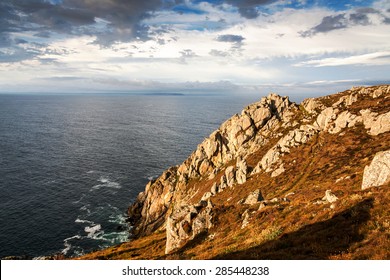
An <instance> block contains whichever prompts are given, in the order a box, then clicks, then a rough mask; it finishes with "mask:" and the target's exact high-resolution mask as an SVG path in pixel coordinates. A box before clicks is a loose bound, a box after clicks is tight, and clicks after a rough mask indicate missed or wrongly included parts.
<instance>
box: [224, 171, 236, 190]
mask: <svg viewBox="0 0 390 280" xmlns="http://www.w3.org/2000/svg"><path fill="white" fill-rule="evenodd" d="M225 176H226V184H227V186H228V187H232V186H233V185H234V183H235V182H236V173H235V171H234V166H229V167H228V168H226V170H225Z"/></svg>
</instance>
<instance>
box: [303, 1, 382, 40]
mask: <svg viewBox="0 0 390 280" xmlns="http://www.w3.org/2000/svg"><path fill="white" fill-rule="evenodd" d="M370 14H377V15H379V17H382V18H383V21H384V23H386V17H385V16H384V15H383V14H382V12H381V11H379V10H376V9H373V8H370V7H362V8H357V9H355V10H354V11H353V12H351V13H348V14H347V13H342V14H336V15H331V16H326V17H324V18H323V19H322V21H321V23H320V24H318V25H317V26H315V27H313V28H311V29H309V30H307V31H301V32H299V33H300V35H301V36H302V37H311V36H314V35H316V34H318V33H327V32H330V31H333V30H337V29H343V28H347V27H350V26H353V25H370V24H373V23H372V22H371V20H370V17H369V15H370Z"/></svg>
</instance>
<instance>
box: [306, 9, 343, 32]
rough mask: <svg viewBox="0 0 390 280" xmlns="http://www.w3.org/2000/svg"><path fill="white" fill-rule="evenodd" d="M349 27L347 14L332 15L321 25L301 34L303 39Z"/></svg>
mask: <svg viewBox="0 0 390 280" xmlns="http://www.w3.org/2000/svg"><path fill="white" fill-rule="evenodd" d="M347 26H348V25H347V19H346V17H345V13H343V14H338V15H331V16H326V17H324V18H323V19H322V21H321V23H320V24H318V25H316V26H314V27H313V28H311V29H310V30H307V31H304V32H301V33H300V34H301V36H302V37H311V36H314V35H316V34H317V33H327V32H329V31H333V30H337V29H343V28H346V27H347Z"/></svg>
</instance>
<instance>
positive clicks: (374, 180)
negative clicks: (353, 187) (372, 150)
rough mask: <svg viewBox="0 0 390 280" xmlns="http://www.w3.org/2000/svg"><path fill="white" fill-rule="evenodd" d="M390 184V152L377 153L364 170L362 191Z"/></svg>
mask: <svg viewBox="0 0 390 280" xmlns="http://www.w3.org/2000/svg"><path fill="white" fill-rule="evenodd" d="M388 182H390V150H387V151H383V152H379V153H377V154H376V155H375V156H374V159H373V160H372V162H371V164H370V165H367V166H366V167H365V168H364V172H363V182H362V189H363V190H365V189H367V188H370V187H378V186H381V185H384V184H387V183H388Z"/></svg>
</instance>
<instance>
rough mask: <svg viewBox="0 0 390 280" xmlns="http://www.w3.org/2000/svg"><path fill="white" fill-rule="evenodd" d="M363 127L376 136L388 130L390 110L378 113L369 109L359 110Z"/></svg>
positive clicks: (389, 127) (389, 129) (389, 128)
mask: <svg viewBox="0 0 390 280" xmlns="http://www.w3.org/2000/svg"><path fill="white" fill-rule="evenodd" d="M360 114H361V115H362V120H363V124H364V127H365V128H366V129H368V130H369V131H368V133H369V134H370V135H373V136H376V135H379V134H381V133H385V132H388V131H390V112H387V113H384V114H381V115H378V114H377V113H373V112H371V110H370V109H365V110H361V111H360Z"/></svg>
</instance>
